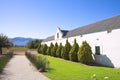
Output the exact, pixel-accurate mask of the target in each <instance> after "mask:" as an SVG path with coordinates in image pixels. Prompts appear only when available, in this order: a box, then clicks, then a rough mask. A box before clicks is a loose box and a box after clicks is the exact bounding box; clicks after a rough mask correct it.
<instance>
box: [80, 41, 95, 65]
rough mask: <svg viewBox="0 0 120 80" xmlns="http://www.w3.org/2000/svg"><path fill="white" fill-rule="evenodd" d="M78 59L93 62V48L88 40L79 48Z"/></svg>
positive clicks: (88, 62)
mask: <svg viewBox="0 0 120 80" xmlns="http://www.w3.org/2000/svg"><path fill="white" fill-rule="evenodd" d="M78 61H80V62H81V63H84V64H91V63H92V62H93V58H92V50H91V47H90V45H89V44H88V43H87V42H86V41H83V42H82V45H81V46H80V48H79V51H78Z"/></svg>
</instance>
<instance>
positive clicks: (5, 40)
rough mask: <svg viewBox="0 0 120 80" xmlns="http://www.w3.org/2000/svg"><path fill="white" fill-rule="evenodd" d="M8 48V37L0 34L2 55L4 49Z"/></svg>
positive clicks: (0, 52)
mask: <svg viewBox="0 0 120 80" xmlns="http://www.w3.org/2000/svg"><path fill="white" fill-rule="evenodd" d="M8 46H9V45H8V37H7V36H6V35H3V34H0V54H2V48H3V47H8Z"/></svg>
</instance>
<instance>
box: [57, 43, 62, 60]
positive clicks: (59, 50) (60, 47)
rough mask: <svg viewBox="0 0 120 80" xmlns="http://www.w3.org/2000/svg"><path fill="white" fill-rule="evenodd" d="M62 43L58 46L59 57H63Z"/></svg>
mask: <svg viewBox="0 0 120 80" xmlns="http://www.w3.org/2000/svg"><path fill="white" fill-rule="evenodd" d="M62 47H63V46H62V43H60V45H59V46H58V48H57V51H56V56H57V57H60V58H61V51H62Z"/></svg>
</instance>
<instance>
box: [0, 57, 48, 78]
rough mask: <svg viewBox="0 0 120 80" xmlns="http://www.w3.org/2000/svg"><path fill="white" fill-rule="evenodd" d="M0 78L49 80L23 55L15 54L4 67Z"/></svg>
mask: <svg viewBox="0 0 120 80" xmlns="http://www.w3.org/2000/svg"><path fill="white" fill-rule="evenodd" d="M0 80H50V79H48V78H47V77H45V76H44V75H43V74H41V73H40V72H38V71H37V70H36V68H35V67H34V66H33V65H32V64H31V63H30V62H29V60H28V59H27V58H26V57H25V55H15V56H14V57H13V58H12V59H11V60H10V61H9V62H8V64H7V65H6V67H5V68H4V71H3V73H2V74H1V75H0Z"/></svg>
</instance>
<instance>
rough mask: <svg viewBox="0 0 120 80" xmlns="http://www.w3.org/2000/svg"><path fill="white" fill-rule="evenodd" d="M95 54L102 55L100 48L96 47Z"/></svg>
mask: <svg viewBox="0 0 120 80" xmlns="http://www.w3.org/2000/svg"><path fill="white" fill-rule="evenodd" d="M95 54H96V55H100V46H95Z"/></svg>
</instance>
